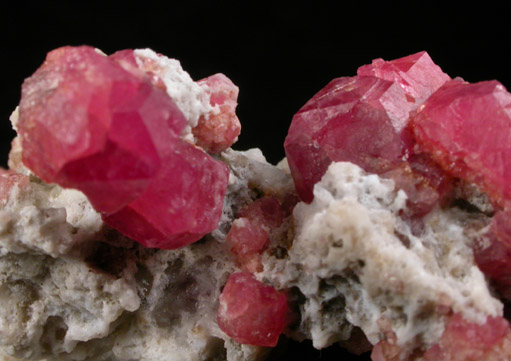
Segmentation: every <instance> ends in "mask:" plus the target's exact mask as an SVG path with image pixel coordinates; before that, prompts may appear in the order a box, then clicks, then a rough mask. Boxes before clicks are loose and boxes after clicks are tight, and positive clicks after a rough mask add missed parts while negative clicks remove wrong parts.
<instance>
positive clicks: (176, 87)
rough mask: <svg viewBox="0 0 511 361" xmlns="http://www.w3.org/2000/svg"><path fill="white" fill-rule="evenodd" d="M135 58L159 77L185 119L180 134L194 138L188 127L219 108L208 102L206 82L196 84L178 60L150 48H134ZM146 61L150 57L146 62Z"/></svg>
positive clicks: (141, 65)
mask: <svg viewBox="0 0 511 361" xmlns="http://www.w3.org/2000/svg"><path fill="white" fill-rule="evenodd" d="M134 54H135V59H136V60H137V63H138V66H139V68H141V69H143V70H144V71H149V72H153V73H154V74H155V75H156V76H158V77H159V78H160V79H161V80H162V81H163V83H164V84H165V88H166V90H167V94H168V95H169V96H170V97H171V98H172V100H173V101H174V102H175V103H176V105H177V106H178V108H179V110H181V112H182V113H183V114H184V116H185V117H186V119H187V120H188V125H189V126H188V127H187V129H185V132H184V134H183V136H184V137H185V138H190V139H192V140H193V135H192V134H191V129H192V128H194V127H196V126H197V123H198V122H199V118H200V117H201V116H205V117H206V118H207V117H209V114H216V113H218V112H219V111H220V109H219V107H218V106H212V105H211V104H210V100H209V99H210V91H209V87H208V86H207V85H206V84H202V85H200V84H198V83H196V82H194V81H193V79H192V78H191V77H190V75H189V74H188V73H187V72H186V71H185V70H183V68H182V67H181V63H180V62H179V60H176V59H170V58H168V57H166V56H165V55H162V54H157V53H156V52H154V51H153V50H151V49H136V50H135V51H134ZM147 60H150V61H149V62H147Z"/></svg>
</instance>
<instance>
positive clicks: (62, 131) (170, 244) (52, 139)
mask: <svg viewBox="0 0 511 361" xmlns="http://www.w3.org/2000/svg"><path fill="white" fill-rule="evenodd" d="M132 53H133V52H132V51H130V50H129V51H123V52H120V53H117V54H114V55H112V56H110V57H107V56H104V55H102V54H100V53H98V52H97V51H96V50H95V49H93V48H91V47H86V46H82V47H64V48H60V49H57V50H54V51H52V52H50V53H49V54H48V56H47V59H46V61H45V62H44V64H43V65H42V66H41V67H40V68H39V69H38V70H37V71H36V73H35V74H34V75H32V76H31V77H30V78H28V79H27V80H26V81H25V83H24V84H23V89H22V98H21V102H20V112H19V124H18V131H19V134H20V136H21V140H22V146H23V162H24V164H25V165H26V166H27V167H28V168H30V169H31V170H32V171H33V172H34V173H35V174H36V175H38V176H39V177H40V178H41V179H43V180H44V181H46V182H48V183H58V184H59V185H61V186H63V187H68V188H76V189H79V190H81V191H82V192H83V193H85V195H86V196H87V197H88V198H89V200H90V202H91V204H92V205H93V206H94V208H95V209H96V210H98V211H99V212H101V213H102V214H103V219H104V221H105V222H106V223H107V224H109V225H111V226H112V227H114V228H116V229H118V230H119V231H120V232H121V233H123V234H125V235H127V236H129V237H131V238H133V239H135V240H137V241H139V242H141V243H143V244H144V245H146V246H148V247H157V248H177V247H181V246H184V245H186V244H189V243H191V242H194V241H197V240H198V239H200V238H201V237H202V236H204V235H205V234H206V233H208V232H210V231H212V230H214V229H215V228H216V227H217V225H218V222H219V219H220V216H221V213H222V207H223V198H224V195H225V191H226V188H227V183H228V177H229V172H228V169H227V166H226V165H225V164H223V163H221V162H219V161H216V160H215V159H213V158H212V157H211V156H209V155H208V154H207V153H206V152H204V151H203V150H202V149H200V148H198V147H196V146H194V145H192V144H190V143H189V142H187V141H185V140H183V139H182V133H183V131H184V129H185V128H186V126H187V124H188V121H187V119H186V118H185V116H184V115H183V113H182V112H181V111H180V109H179V108H178V107H177V106H176V105H175V103H174V102H173V100H172V99H171V98H170V97H169V96H168V95H167V93H166V92H165V91H164V89H162V85H161V82H159V81H158V80H157V79H155V76H154V74H151V73H149V74H145V73H144V72H142V71H141V70H139V69H138V68H136V67H135V65H136V62H135V61H134V60H133V54H132ZM230 109H232V107H231V108H230Z"/></svg>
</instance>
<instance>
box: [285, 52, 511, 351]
mask: <svg viewBox="0 0 511 361" xmlns="http://www.w3.org/2000/svg"><path fill="white" fill-rule="evenodd" d="M284 145H285V150H286V155H287V157H288V162H289V165H290V169H291V174H292V176H293V179H294V181H295V184H296V188H297V192H298V194H299V195H300V197H301V198H302V200H304V201H306V202H311V201H312V199H313V187H314V184H315V183H317V182H318V181H319V180H320V179H321V177H322V176H323V174H324V173H325V171H326V169H327V168H328V166H329V165H330V163H332V162H336V161H349V162H352V163H355V164H357V165H358V166H360V167H361V168H363V169H364V170H366V171H368V172H370V173H377V174H379V175H380V176H382V177H385V178H390V179H392V180H393V181H394V183H395V185H396V188H397V189H402V190H404V191H405V192H406V194H407V196H408V199H407V205H408V211H407V212H408V214H403V215H402V216H403V217H404V218H405V219H408V220H409V221H410V220H411V221H417V220H418V221H419V223H420V219H421V218H422V216H424V215H426V214H427V213H429V212H430V211H431V210H432V209H433V208H434V207H436V206H442V205H443V201H444V200H447V199H449V198H450V197H451V195H452V192H451V189H452V188H453V186H454V182H455V181H458V180H461V181H462V182H467V183H470V184H475V185H476V186H477V187H478V188H479V189H480V190H482V191H484V192H485V193H486V194H487V195H488V196H489V198H490V200H491V202H492V205H493V207H494V209H495V210H496V213H495V215H494V217H493V219H492V221H491V224H490V227H489V231H488V232H487V234H486V235H485V237H484V238H483V239H482V240H481V242H480V243H479V244H478V245H476V246H475V248H474V254H475V259H476V262H477V264H478V265H479V267H480V269H481V270H482V271H483V272H484V273H485V274H486V275H487V276H489V277H490V278H492V279H493V281H494V283H495V285H496V286H497V289H498V290H499V291H500V292H501V294H502V295H503V296H505V297H508V298H509V297H511V281H510V280H511V267H510V265H511V236H510V235H511V228H510V224H511V208H510V203H511V187H510V183H509V179H510V178H511V94H509V93H508V92H507V90H506V89H505V88H504V87H503V86H502V85H501V84H500V83H498V82H497V81H487V82H480V83H476V84H469V83H467V82H465V81H463V80H461V79H454V80H451V79H450V78H449V77H448V76H447V75H446V74H444V73H443V72H442V71H441V69H440V68H439V67H438V66H436V65H435V64H434V63H433V62H432V61H431V59H430V57H429V56H428V55H427V54H426V53H425V52H421V53H418V54H414V55H411V56H408V57H405V58H402V59H397V60H393V61H389V62H386V61H383V60H382V59H377V60H375V61H373V63H372V64H371V65H365V66H362V67H361V68H359V69H358V72H357V76H355V77H350V78H338V79H334V80H333V81H332V82H330V83H329V84H328V85H327V86H326V87H325V88H324V89H322V90H321V91H320V92H319V93H317V94H316V95H315V96H314V97H313V98H312V99H311V100H310V101H309V102H307V103H306V104H305V105H304V106H303V107H302V108H301V109H300V110H299V112H298V113H297V114H296V115H295V116H294V118H293V121H292V124H291V127H290V129H289V133H288V136H287V138H286V141H285V144H284ZM410 224H411V225H412V229H414V227H413V224H414V222H410ZM419 233H420V229H419ZM494 327H496V329H498V330H501V329H502V330H505V332H504V331H503V332H504V333H503V334H500V333H499V336H498V337H495V339H492V340H490V338H492V337H493V336H495V334H494V333H492V332H493V331H491V329H493V328H494ZM499 327H500V328H499ZM495 332H497V331H495ZM499 332H500V331H499ZM504 334H505V337H504ZM501 336H502V337H501ZM503 339H505V340H506V341H505V342H506V345H507V346H506V347H507V351H506V353H504V354H505V355H509V354H511V352H510V351H509V325H508V322H507V321H506V320H505V319H502V318H498V319H489V320H488V321H487V323H486V324H485V325H482V326H478V325H473V324H470V323H468V322H467V321H464V320H463V319H462V318H461V316H454V317H453V318H452V319H451V320H450V321H449V324H448V327H447V329H446V331H445V333H444V336H443V338H442V341H441V342H440V344H439V345H437V346H435V347H434V348H432V349H431V350H429V351H428V352H427V354H426V355H427V359H428V360H490V359H491V360H497V359H499V360H500V359H501V358H494V357H496V356H495V355H496V354H493V353H492V352H493V351H488V350H490V348H492V347H493V343H492V342H493V341H495V342H501V340H503ZM450 345H451V346H450ZM452 345H454V346H452ZM464 347H465V348H466V350H469V351H467V352H468V353H467V352H465V353H460V352H458V356H456V355H455V354H456V353H457V351H459V350H460V348H464ZM488 352H489V353H488ZM470 353H473V355H476V356H468V355H469V354H470ZM461 354H462V355H463V356H459V355H461ZM488 355H490V356H488ZM492 355H493V356H492ZM399 357H401V355H400V348H399V347H398V346H397V345H394V344H392V343H389V342H382V343H380V344H379V345H378V346H377V347H375V350H374V351H373V359H374V360H394V359H395V360H397V359H399ZM467 357H468V358H467ZM470 357H472V358H470ZM474 357H475V358H474ZM492 357H493V358H492ZM506 357H507V356H506Z"/></svg>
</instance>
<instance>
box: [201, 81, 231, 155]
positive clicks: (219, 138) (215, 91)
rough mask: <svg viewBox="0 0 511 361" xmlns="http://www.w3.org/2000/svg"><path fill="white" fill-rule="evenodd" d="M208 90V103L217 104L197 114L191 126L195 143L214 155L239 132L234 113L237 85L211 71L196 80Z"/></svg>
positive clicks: (229, 143) (227, 144) (227, 145)
mask: <svg viewBox="0 0 511 361" xmlns="http://www.w3.org/2000/svg"><path fill="white" fill-rule="evenodd" d="M198 84H201V85H206V86H207V89H209V92H210V104H211V105H212V106H216V107H218V109H217V111H216V112H213V113H210V114H208V115H207V116H204V115H203V116H201V117H200V118H199V123H198V124H197V126H196V127H194V128H193V129H192V132H193V135H194V136H195V139H196V140H197V145H199V146H200V147H202V148H204V149H206V150H207V151H208V152H210V153H213V154H217V153H220V152H222V151H224V150H226V149H227V148H229V147H230V146H231V145H233V144H234V143H235V142H236V140H237V139H238V136H239V135H240V132H241V124H240V121H239V119H238V116H237V115H236V112H235V110H236V106H237V104H238V103H237V99H238V93H239V90H238V87H237V86H236V85H234V84H233V82H232V81H231V80H230V79H229V78H227V77H226V76H225V75H223V74H215V75H212V76H210V77H207V78H205V79H202V80H199V81H198Z"/></svg>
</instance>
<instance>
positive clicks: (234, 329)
mask: <svg viewBox="0 0 511 361" xmlns="http://www.w3.org/2000/svg"><path fill="white" fill-rule="evenodd" d="M287 309H288V308H287V298H286V296H285V295H284V294H283V293H281V292H279V291H277V290H275V289H274V288H273V287H271V286H267V285H265V284H263V283H261V282H259V281H257V280H256V279H255V278H254V277H253V276H252V275H251V274H249V273H233V274H231V275H230V276H229V279H228V280H227V283H226V285H225V287H224V289H223V291H222V294H221V295H220V305H219V308H218V317H217V321H218V325H219V326H220V329H221V330H222V331H224V332H225V333H226V334H227V335H228V336H229V337H231V338H232V339H234V340H235V341H236V342H239V343H242V344H249V345H256V346H265V347H274V346H276V345H277V342H278V339H279V336H280V334H281V333H282V331H283V330H284V328H285V326H286V314H287Z"/></svg>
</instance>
